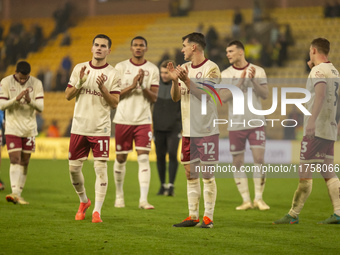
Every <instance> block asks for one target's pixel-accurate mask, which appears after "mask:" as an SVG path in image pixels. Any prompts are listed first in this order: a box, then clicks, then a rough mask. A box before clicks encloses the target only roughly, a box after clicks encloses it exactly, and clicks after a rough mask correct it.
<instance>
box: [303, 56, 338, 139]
mask: <svg viewBox="0 0 340 255" xmlns="http://www.w3.org/2000/svg"><path fill="white" fill-rule="evenodd" d="M318 83H326V85H327V86H326V98H325V100H324V102H323V105H322V108H321V112H320V113H319V115H318V118H317V119H316V121H315V136H317V137H320V138H323V139H327V140H333V141H336V140H337V123H336V120H335V116H336V110H337V104H338V92H339V84H340V78H339V72H338V70H337V69H336V68H335V67H334V65H333V64H332V63H330V62H326V63H321V64H319V65H317V66H314V67H313V68H312V70H311V72H310V74H309V76H308V79H307V84H306V89H308V90H309V91H310V93H311V99H310V100H309V101H308V102H307V103H306V104H305V106H306V108H307V110H308V111H309V112H310V113H312V108H313V104H314V99H315V86H318ZM309 118H310V116H308V115H305V116H304V126H303V135H306V125H307V123H308V120H309Z"/></svg>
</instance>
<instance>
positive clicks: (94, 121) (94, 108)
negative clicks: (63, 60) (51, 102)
mask: <svg viewBox="0 0 340 255" xmlns="http://www.w3.org/2000/svg"><path fill="white" fill-rule="evenodd" d="M83 66H86V70H85V73H87V72H88V71H90V73H89V75H88V77H87V79H86V82H85V83H84V84H83V86H82V88H81V91H80V93H79V95H78V96H77V97H76V103H75V106H74V114H73V121H72V128H71V133H72V134H78V135H84V136H110V134H111V119H110V112H111V107H110V105H109V104H108V103H107V102H106V101H105V99H104V97H103V95H102V93H101V92H100V90H99V88H98V84H97V82H96V80H97V77H98V76H100V75H102V74H104V77H105V79H106V81H105V83H104V86H105V87H106V88H107V90H108V91H109V92H110V94H120V82H121V80H120V76H119V73H118V72H117V70H116V69H115V68H114V67H113V66H111V65H109V64H105V65H104V66H101V67H95V66H93V65H92V64H91V61H89V62H84V63H81V64H78V65H76V66H75V67H74V69H73V71H72V74H71V78H70V81H69V84H68V86H69V87H73V86H75V85H76V84H77V83H78V82H79V79H80V70H81V68H82V67H83Z"/></svg>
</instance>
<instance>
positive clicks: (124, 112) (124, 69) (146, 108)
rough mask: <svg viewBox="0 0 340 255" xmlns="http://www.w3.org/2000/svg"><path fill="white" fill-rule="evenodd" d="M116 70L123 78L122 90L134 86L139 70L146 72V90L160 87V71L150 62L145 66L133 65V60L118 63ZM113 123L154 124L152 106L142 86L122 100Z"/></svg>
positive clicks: (144, 82)
mask: <svg viewBox="0 0 340 255" xmlns="http://www.w3.org/2000/svg"><path fill="white" fill-rule="evenodd" d="M115 68H116V69H117V70H118V71H119V73H120V75H121V77H122V89H124V88H126V87H128V86H131V85H132V83H133V79H134V78H135V76H136V75H137V74H138V72H139V69H143V71H144V79H143V85H144V86H145V87H146V88H148V89H150V88H151V87H153V86H156V87H159V70H158V68H157V66H155V65H154V64H152V63H151V62H149V61H146V60H145V62H144V63H143V64H141V65H136V64H134V63H132V61H131V59H128V60H125V61H122V62H120V63H118V64H117V65H116V67H115ZM113 122H114V123H118V124H124V125H144V124H151V123H152V117H151V104H150V101H149V100H148V99H147V98H145V97H144V95H143V91H142V88H141V86H139V85H138V86H137V87H136V88H134V89H133V90H132V91H131V93H129V94H128V95H126V96H124V97H123V98H121V100H120V101H119V104H118V107H117V111H116V114H115V117H114V119H113Z"/></svg>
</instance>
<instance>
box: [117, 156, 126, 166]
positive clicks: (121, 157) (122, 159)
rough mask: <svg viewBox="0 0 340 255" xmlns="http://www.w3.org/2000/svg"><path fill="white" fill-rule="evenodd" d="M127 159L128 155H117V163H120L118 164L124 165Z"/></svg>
mask: <svg viewBox="0 0 340 255" xmlns="http://www.w3.org/2000/svg"><path fill="white" fill-rule="evenodd" d="M126 159H127V154H117V157H116V161H118V163H120V164H123V163H125V162H126Z"/></svg>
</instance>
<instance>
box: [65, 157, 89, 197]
mask: <svg viewBox="0 0 340 255" xmlns="http://www.w3.org/2000/svg"><path fill="white" fill-rule="evenodd" d="M82 167H83V163H82V162H81V161H79V160H72V161H71V160H70V161H69V168H70V177H71V182H72V185H73V187H74V189H75V191H76V192H77V194H78V196H79V200H80V202H81V203H87V201H88V198H87V196H86V191H85V186H84V175H83V173H82V171H81V169H82Z"/></svg>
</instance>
